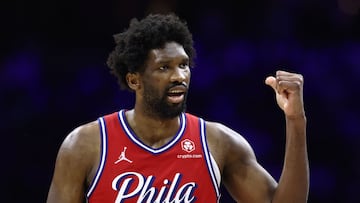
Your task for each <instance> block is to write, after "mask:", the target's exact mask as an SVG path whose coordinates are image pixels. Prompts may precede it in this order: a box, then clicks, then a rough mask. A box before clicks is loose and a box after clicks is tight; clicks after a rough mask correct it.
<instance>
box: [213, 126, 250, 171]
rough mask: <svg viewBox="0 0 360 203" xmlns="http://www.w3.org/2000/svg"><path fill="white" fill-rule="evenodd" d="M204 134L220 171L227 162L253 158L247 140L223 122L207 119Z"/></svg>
mask: <svg viewBox="0 0 360 203" xmlns="http://www.w3.org/2000/svg"><path fill="white" fill-rule="evenodd" d="M206 134H207V141H208V145H209V148H210V151H211V153H212V155H213V156H214V158H215V160H216V161H217V163H218V165H219V168H220V170H221V171H222V170H223V169H224V167H225V166H226V164H228V163H232V162H234V161H239V159H240V161H246V160H248V159H252V158H254V153H253V150H252V148H251V146H250V144H249V143H248V142H247V140H246V139H245V138H244V137H243V136H242V135H240V134H239V133H238V132H236V131H234V130H232V129H231V128H229V127H227V126H225V125H224V124H221V123H218V122H210V121H207V122H206Z"/></svg>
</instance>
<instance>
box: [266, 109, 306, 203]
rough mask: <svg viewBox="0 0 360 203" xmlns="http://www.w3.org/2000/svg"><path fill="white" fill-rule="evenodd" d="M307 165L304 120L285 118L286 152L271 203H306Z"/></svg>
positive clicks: (302, 118) (301, 118) (303, 118)
mask: <svg viewBox="0 0 360 203" xmlns="http://www.w3.org/2000/svg"><path fill="white" fill-rule="evenodd" d="M308 192H309V164H308V155H307V146H306V118H305V116H303V117H300V118H288V117H287V118H286V150H285V160H284V166H283V171H282V174H281V177H280V180H279V184H278V187H277V189H276V191H275V194H274V197H273V201H272V203H281V202H285V203H288V202H292V203H297V202H299V203H300V202H301V203H304V202H307V197H308Z"/></svg>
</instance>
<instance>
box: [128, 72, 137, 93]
mask: <svg viewBox="0 0 360 203" xmlns="http://www.w3.org/2000/svg"><path fill="white" fill-rule="evenodd" d="M126 82H127V84H128V85H129V87H130V89H132V90H134V91H135V90H137V89H139V87H140V78H139V73H127V74H126Z"/></svg>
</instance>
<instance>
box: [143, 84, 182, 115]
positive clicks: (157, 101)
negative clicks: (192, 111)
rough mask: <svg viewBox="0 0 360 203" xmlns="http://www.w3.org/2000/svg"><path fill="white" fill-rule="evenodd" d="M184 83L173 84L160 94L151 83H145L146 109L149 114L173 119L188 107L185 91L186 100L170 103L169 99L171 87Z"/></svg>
mask: <svg viewBox="0 0 360 203" xmlns="http://www.w3.org/2000/svg"><path fill="white" fill-rule="evenodd" d="M177 85H183V84H181V83H179V84H172V85H170V86H169V87H167V88H166V89H165V91H164V92H163V93H162V94H159V93H158V91H157V89H156V88H155V87H153V86H152V85H150V84H146V85H144V95H143V96H144V102H145V111H146V113H147V114H148V115H150V116H152V117H156V118H160V119H171V118H175V117H177V116H179V115H180V114H181V113H182V112H184V111H185V109H186V99H187V92H185V93H184V100H183V101H182V102H181V103H176V104H174V103H169V102H168V101H167V92H168V90H169V89H170V88H172V87H174V86H177Z"/></svg>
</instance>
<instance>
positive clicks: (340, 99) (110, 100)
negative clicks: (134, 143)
mask: <svg viewBox="0 0 360 203" xmlns="http://www.w3.org/2000/svg"><path fill="white" fill-rule="evenodd" d="M359 8H360V1H356V0H328V1H326V0H302V1H300V0H272V1H266V0H256V1H250V0H247V1H214V2H213V1H189V0H181V1H180V0H178V1H176V0H168V1H165V0H152V1H137V0H123V1H115V0H113V1H92V0H87V1H84V0H73V1H66V0H63V1H55V0H48V1H26V0H13V1H11V2H5V1H3V2H2V3H0V11H1V12H0V19H1V20H0V22H1V27H0V29H1V32H0V36H1V37H0V43H1V49H0V50H1V55H0V67H1V69H0V93H1V97H0V99H1V100H0V101H1V103H0V104H1V106H0V111H1V114H2V117H1V120H0V121H1V122H0V126H1V132H2V137H3V139H2V145H1V152H2V157H3V161H2V167H1V172H2V173H1V174H2V178H1V182H2V183H1V185H2V187H4V189H3V190H2V192H4V195H2V201H3V200H4V202H27V203H35V202H36V203H38V202H45V199H46V196H47V192H48V188H49V185H50V181H51V177H52V173H53V167H54V162H55V158H56V154H57V150H58V148H59V146H60V144H61V142H62V140H63V139H64V137H65V136H66V135H67V134H68V133H69V132H70V131H71V130H72V129H73V128H75V127H76V126H78V125H81V124H84V123H86V122H89V121H92V120H95V119H96V118H97V117H99V116H101V115H103V114H107V113H111V112H113V111H117V110H119V109H120V108H131V107H132V104H133V100H134V98H133V95H132V94H130V93H128V92H126V91H120V90H119V88H118V86H117V84H116V79H115V78H114V77H113V76H111V75H110V74H109V73H108V70H107V67H106V65H105V61H106V58H107V56H108V54H109V52H110V51H111V50H112V48H113V46H114V43H113V39H112V35H113V34H115V33H118V32H120V31H123V30H124V28H126V27H127V26H128V22H129V20H130V19H131V18H132V17H138V18H141V17H143V16H144V15H146V14H148V13H149V12H167V11H174V12H176V13H177V14H179V15H180V17H181V18H183V19H185V20H186V21H187V22H188V24H189V27H190V29H191V31H192V33H193V36H194V40H195V46H196V48H197V52H198V57H197V60H196V64H197V65H196V67H195V68H194V69H193V73H192V83H191V92H190V96H189V100H188V111H189V112H191V113H195V114H197V115H199V116H201V117H203V118H205V119H207V120H215V121H220V122H222V123H224V124H226V125H228V126H230V127H231V128H233V129H235V130H236V131H238V132H239V133H241V134H242V135H243V136H244V137H245V138H246V139H247V140H248V141H249V142H250V144H251V145H252V146H253V148H254V151H255V153H256V155H257V158H258V161H259V162H260V163H261V164H262V165H263V166H264V167H265V168H266V169H267V170H268V171H269V172H270V173H271V174H272V175H273V176H274V177H275V178H276V179H278V178H279V176H280V172H281V167H282V161H283V155H284V144H285V137H284V118H283V114H282V112H281V110H280V109H279V108H278V107H277V105H276V102H275V100H274V95H273V92H272V90H271V89H270V88H269V87H267V86H265V85H264V83H263V82H264V79H265V77H266V76H268V75H270V74H274V73H275V71H276V70H277V69H284V70H288V71H294V72H300V73H302V74H303V75H304V77H305V90H304V91H305V92H304V99H305V106H306V113H307V118H308V146H309V159H310V168H311V186H310V197H309V202H310V203H318V202H327V203H329V202H334V203H335V202H337V203H338V202H346V203H353V202H360V197H359V193H358V191H359V190H360V183H359V182H360V173H359V172H360V156H359V154H360V153H359V147H360V127H359V126H360V108H359V104H360V90H359V86H360V85H359V81H360V12H359ZM4 198H5V199H4ZM222 202H224V203H231V202H233V201H232V200H231V199H230V198H229V197H228V194H227V193H226V192H225V191H224V192H223V199H222Z"/></svg>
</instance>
